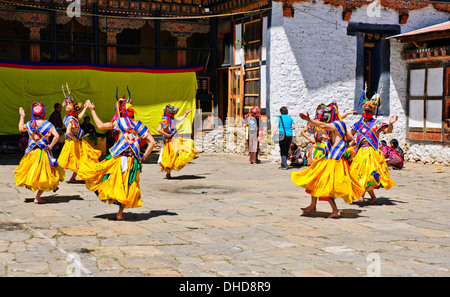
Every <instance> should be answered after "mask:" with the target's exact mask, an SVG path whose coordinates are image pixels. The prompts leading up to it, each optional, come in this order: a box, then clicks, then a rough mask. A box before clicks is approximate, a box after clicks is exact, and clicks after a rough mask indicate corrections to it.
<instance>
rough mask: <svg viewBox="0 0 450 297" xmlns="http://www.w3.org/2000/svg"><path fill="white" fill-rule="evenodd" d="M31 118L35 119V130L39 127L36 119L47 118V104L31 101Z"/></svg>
mask: <svg viewBox="0 0 450 297" xmlns="http://www.w3.org/2000/svg"><path fill="white" fill-rule="evenodd" d="M30 114H31V120H32V121H33V126H34V130H35V131H36V129H37V124H36V120H43V119H44V118H45V105H44V104H43V103H41V102H33V103H31V113H30Z"/></svg>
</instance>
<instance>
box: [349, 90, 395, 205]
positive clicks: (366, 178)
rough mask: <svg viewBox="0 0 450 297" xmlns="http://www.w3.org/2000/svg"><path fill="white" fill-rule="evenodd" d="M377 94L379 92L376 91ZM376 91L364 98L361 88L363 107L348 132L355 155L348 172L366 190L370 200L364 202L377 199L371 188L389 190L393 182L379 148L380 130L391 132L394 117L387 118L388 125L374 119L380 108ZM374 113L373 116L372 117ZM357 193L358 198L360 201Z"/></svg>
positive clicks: (373, 201) (378, 95)
mask: <svg viewBox="0 0 450 297" xmlns="http://www.w3.org/2000/svg"><path fill="white" fill-rule="evenodd" d="M380 94H381V92H380ZM380 94H378V93H377V94H375V95H373V96H372V98H371V99H368V98H366V97H365V91H363V93H362V95H361V98H360V102H359V106H360V107H362V108H363V114H362V117H361V118H360V119H359V120H358V122H356V123H355V124H353V126H352V134H353V135H355V134H356V147H355V149H354V150H355V152H356V154H355V155H354V156H353V158H352V163H351V166H350V173H351V175H352V176H354V177H355V179H356V180H357V181H358V184H359V185H360V186H361V187H363V188H364V189H365V191H366V192H368V193H369V195H370V197H371V199H370V201H369V202H368V204H373V203H375V202H376V201H377V197H376V196H375V193H374V189H378V188H384V189H386V190H388V189H390V188H391V187H393V186H394V185H395V182H394V181H393V180H392V179H391V176H390V174H389V171H388V167H387V164H386V160H385V157H384V155H383V153H382V151H381V149H380V141H379V137H380V132H383V133H391V132H392V129H393V124H394V123H395V122H396V121H397V118H398V117H397V116H391V117H390V118H389V124H387V123H383V122H382V121H380V120H377V119H376V117H377V115H378V108H379V107H380ZM374 115H375V118H374ZM363 199H364V198H363V196H361V198H360V200H363Z"/></svg>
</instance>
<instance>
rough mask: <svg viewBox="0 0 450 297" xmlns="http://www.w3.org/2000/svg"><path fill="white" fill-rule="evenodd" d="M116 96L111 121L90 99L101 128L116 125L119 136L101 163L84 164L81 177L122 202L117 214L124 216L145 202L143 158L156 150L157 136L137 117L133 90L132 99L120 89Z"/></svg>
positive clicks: (102, 195) (103, 198)
mask: <svg viewBox="0 0 450 297" xmlns="http://www.w3.org/2000/svg"><path fill="white" fill-rule="evenodd" d="M116 98H117V103H116V115H115V117H114V118H113V120H112V121H111V122H107V123H104V122H102V121H101V120H100V118H99V117H98V115H97V113H96V109H95V105H94V103H92V102H90V101H89V100H88V101H86V104H88V107H89V109H90V110H91V113H92V118H93V119H94V122H95V124H96V125H97V127H98V129H100V130H112V129H114V130H115V131H117V132H118V140H117V142H116V143H115V144H114V146H113V147H112V148H110V150H109V152H110V155H108V156H107V157H106V158H105V160H103V161H102V162H100V163H97V164H94V163H91V164H82V165H81V166H80V169H79V171H78V177H79V178H81V179H83V180H85V181H86V187H87V188H88V189H89V190H91V191H95V193H96V194H97V196H98V197H99V198H100V200H101V201H103V202H108V203H110V204H112V203H113V204H116V205H118V206H119V211H118V212H117V215H116V218H117V220H123V211H124V209H125V208H137V207H141V206H142V201H141V190H140V186H139V181H140V178H139V175H140V172H141V171H142V162H143V161H144V160H145V159H146V158H147V157H148V155H149V154H150V153H151V152H152V150H153V147H154V146H155V140H154V139H153V137H152V135H151V134H150V133H149V132H148V129H147V127H146V126H145V125H144V124H143V123H142V122H141V121H139V120H136V119H135V111H134V109H133V106H132V100H131V96H130V92H129V90H128V99H125V98H124V97H123V98H121V99H118V97H117V92H116ZM141 140H143V141H145V142H146V143H147V144H148V146H147V148H146V150H145V152H144V153H142V152H141V148H142V147H141V146H143V143H142V142H141ZM144 145H145V143H144Z"/></svg>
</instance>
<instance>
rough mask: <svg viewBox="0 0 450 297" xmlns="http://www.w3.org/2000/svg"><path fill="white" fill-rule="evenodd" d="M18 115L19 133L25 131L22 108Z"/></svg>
mask: <svg viewBox="0 0 450 297" xmlns="http://www.w3.org/2000/svg"><path fill="white" fill-rule="evenodd" d="M19 114H20V119H19V131H20V132H26V131H27V129H26V128H25V127H24V125H25V111H24V110H23V108H22V107H21V108H19Z"/></svg>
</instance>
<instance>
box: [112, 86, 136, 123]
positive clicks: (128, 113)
mask: <svg viewBox="0 0 450 297" xmlns="http://www.w3.org/2000/svg"><path fill="white" fill-rule="evenodd" d="M118 91H119V88H116V100H117V102H116V114H115V116H114V118H113V119H112V120H111V122H114V121H115V120H116V119H118V118H131V119H133V118H134V116H135V114H136V111H135V110H134V108H133V105H132V102H133V100H132V99H131V93H130V89H128V86H127V92H128V98H127V99H125V95H123V96H122V98H120V99H119V96H118V95H117V93H118Z"/></svg>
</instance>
